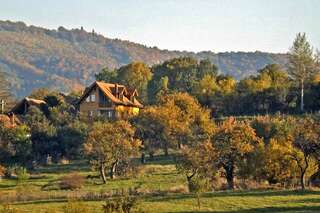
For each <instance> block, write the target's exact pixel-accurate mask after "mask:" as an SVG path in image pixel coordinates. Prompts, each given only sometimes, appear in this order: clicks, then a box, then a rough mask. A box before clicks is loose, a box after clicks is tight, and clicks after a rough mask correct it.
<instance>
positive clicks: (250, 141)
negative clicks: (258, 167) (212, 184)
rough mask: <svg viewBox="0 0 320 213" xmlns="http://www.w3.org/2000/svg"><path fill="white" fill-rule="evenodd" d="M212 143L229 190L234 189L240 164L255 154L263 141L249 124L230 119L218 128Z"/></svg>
mask: <svg viewBox="0 0 320 213" xmlns="http://www.w3.org/2000/svg"><path fill="white" fill-rule="evenodd" d="M212 143H213V146H214V147H215V150H216V151H217V154H218V160H217V161H216V163H217V164H218V165H219V166H221V167H222V168H223V169H224V170H225V175H226V179H227V182H228V188H229V189H233V188H234V175H235V170H236V167H237V165H238V163H239V162H240V161H243V160H245V159H246V156H247V155H248V154H250V153H253V152H254V151H255V149H256V148H257V146H259V145H261V140H260V138H259V137H257V136H256V133H255V131H254V129H253V128H252V127H251V126H250V125H249V124H248V122H245V121H243V122H240V121H236V120H235V119H234V118H229V119H228V120H226V121H224V122H222V124H221V125H219V126H218V128H217V130H216V132H215V134H214V136H213V138H212Z"/></svg>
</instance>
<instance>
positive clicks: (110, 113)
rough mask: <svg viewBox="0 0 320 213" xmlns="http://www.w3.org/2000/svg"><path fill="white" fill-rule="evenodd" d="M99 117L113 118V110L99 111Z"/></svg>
mask: <svg viewBox="0 0 320 213" xmlns="http://www.w3.org/2000/svg"><path fill="white" fill-rule="evenodd" d="M100 115H101V116H104V117H105V118H113V116H114V111H113V110H100Z"/></svg>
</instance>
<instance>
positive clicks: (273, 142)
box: [251, 116, 297, 185]
mask: <svg viewBox="0 0 320 213" xmlns="http://www.w3.org/2000/svg"><path fill="white" fill-rule="evenodd" d="M251 125H252V127H253V128H254V129H255V131H256V134H257V136H259V137H260V138H262V139H263V141H264V153H263V154H261V156H262V157H263V159H261V160H260V162H262V163H263V165H262V166H261V170H262V172H261V173H260V175H261V178H265V179H266V180H267V181H268V182H269V184H277V183H281V184H283V185H285V184H289V183H292V180H293V179H294V176H295V174H296V173H297V171H296V170H297V168H296V164H295V162H293V161H292V158H291V157H290V156H289V155H288V153H289V151H290V150H291V148H292V146H291V142H292V141H291V138H292V128H293V127H292V121H291V118H290V117H280V116H275V117H270V116H259V117H257V118H256V119H255V120H253V121H252V123H251Z"/></svg>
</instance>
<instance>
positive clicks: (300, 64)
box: [289, 33, 316, 112]
mask: <svg viewBox="0 0 320 213" xmlns="http://www.w3.org/2000/svg"><path fill="white" fill-rule="evenodd" d="M289 54H290V57H289V74H290V76H291V77H292V78H293V79H294V80H295V81H296V82H297V84H298V85H299V86H300V110H301V112H303V111H304V89H305V84H306V83H307V81H309V80H310V78H311V77H312V76H313V75H314V73H315V71H316V69H315V59H314V57H313V49H312V47H311V46H310V44H309V42H308V41H307V37H306V34H305V33H298V34H297V36H296V38H295V40H294V42H293V46H292V47H291V49H290V53H289Z"/></svg>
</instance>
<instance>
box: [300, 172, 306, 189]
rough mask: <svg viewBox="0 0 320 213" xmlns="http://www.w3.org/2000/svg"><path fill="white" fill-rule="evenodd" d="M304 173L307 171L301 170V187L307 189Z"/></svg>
mask: <svg viewBox="0 0 320 213" xmlns="http://www.w3.org/2000/svg"><path fill="white" fill-rule="evenodd" d="M304 174H305V171H303V172H301V175H300V186H301V189H302V190H304V189H305V186H304V185H305V183H304Z"/></svg>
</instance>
